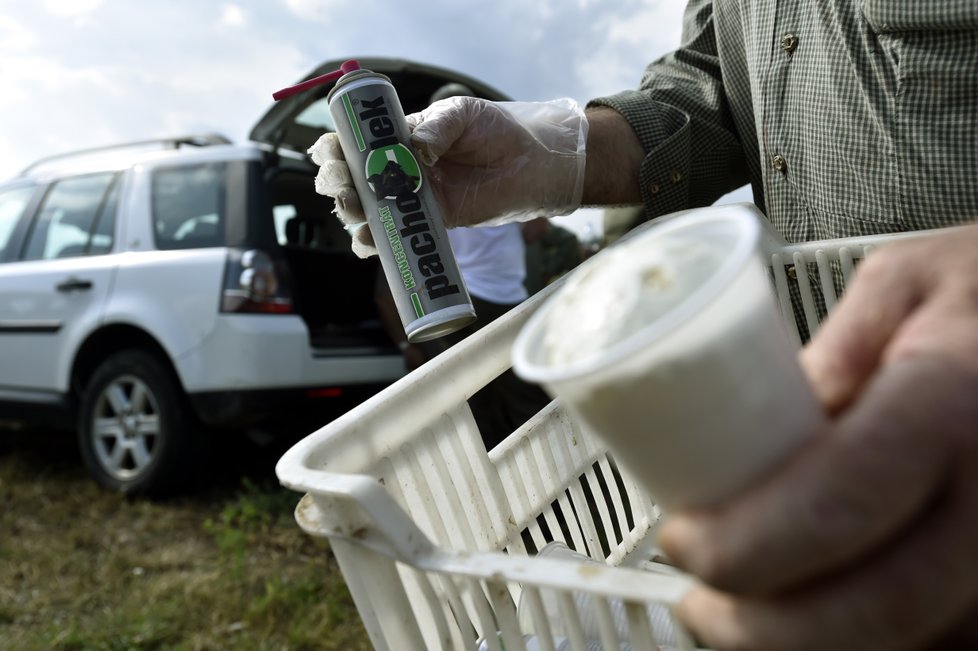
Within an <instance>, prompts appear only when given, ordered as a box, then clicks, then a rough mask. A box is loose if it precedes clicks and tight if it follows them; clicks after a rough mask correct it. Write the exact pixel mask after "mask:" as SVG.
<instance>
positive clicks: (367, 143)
mask: <svg viewBox="0 0 978 651" xmlns="http://www.w3.org/2000/svg"><path fill="white" fill-rule="evenodd" d="M330 81H336V85H335V86H334V87H333V89H332V90H330V92H329V94H328V95H327V101H328V102H329V109H330V114H331V115H332V117H333V124H334V125H336V132H337V135H338V136H339V140H340V146H341V147H342V149H343V155H344V157H345V158H346V162H347V165H349V167H350V175H351V176H352V177H353V183H354V185H355V186H356V190H357V195H359V197H360V203H361V204H362V205H363V209H364V212H365V213H366V215H367V226H368V227H369V228H370V233H371V235H373V238H374V243H375V244H376V245H377V253H378V255H379V256H380V263H381V266H382V267H383V270H384V274H385V276H386V277H387V283H388V284H389V285H390V289H391V293H392V294H393V296H394V304H395V305H396V306H397V312H398V314H399V316H400V317H401V322H402V323H403V324H404V332H405V334H407V338H408V341H410V342H412V343H413V342H420V341H428V340H430V339H435V338H437V337H441V336H443V335H447V334H449V333H451V332H454V331H456V330H458V329H460V328H462V327H464V326H466V325H468V324H469V323H471V322H472V321H474V320H475V308H474V307H473V306H472V300H471V299H470V298H469V293H468V291H467V290H466V288H465V283H464V281H463V280H462V275H461V273H460V272H459V269H458V264H457V263H456V261H455V255H454V253H453V252H452V249H451V245H450V244H449V241H448V233H447V231H446V230H445V225H444V222H443V221H442V218H441V211H440V209H439V206H438V203H437V202H436V201H435V197H434V194H433V193H432V192H431V188H430V186H429V185H428V184H427V183H426V182H425V178H424V170H423V167H422V165H421V164H420V163H419V162H418V159H417V156H416V154H415V152H414V149H413V148H412V147H411V142H410V132H409V131H408V127H407V123H406V122H405V120H404V110H403V109H402V108H401V103H400V100H399V99H398V97H397V93H396V91H395V90H394V86H393V85H392V84H391V82H390V79H388V78H387V77H386V76H384V75H381V74H378V73H375V72H372V71H370V70H365V69H362V68H360V65H359V63H357V62H356V61H347V62H345V63H344V64H343V65H342V66H341V67H340V69H339V70H337V71H334V72H332V73H328V74H326V75H322V76H320V77H316V78H314V79H310V80H307V81H305V82H302V83H301V84H297V85H296V86H292V87H290V88H286V89H283V90H281V91H278V92H277V93H274V94H273V95H272V96H273V97H274V98H275V99H282V98H283V97H287V96H289V95H292V94H294V93H297V92H300V91H302V90H305V89H307V88H311V87H313V86H317V85H319V84H323V83H327V82H330Z"/></svg>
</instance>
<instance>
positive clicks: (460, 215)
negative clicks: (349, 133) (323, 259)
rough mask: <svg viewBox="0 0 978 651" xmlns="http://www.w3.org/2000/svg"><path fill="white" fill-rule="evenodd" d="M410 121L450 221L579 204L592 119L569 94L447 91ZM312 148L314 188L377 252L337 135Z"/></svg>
mask: <svg viewBox="0 0 978 651" xmlns="http://www.w3.org/2000/svg"><path fill="white" fill-rule="evenodd" d="M407 122H408V126H409V127H410V128H411V129H412V136H411V143H412V145H413V146H414V148H415V150H416V151H417V152H418V156H419V158H420V159H421V162H422V163H424V165H425V167H426V170H425V174H426V178H427V181H428V182H429V183H430V184H431V188H432V190H433V192H434V194H435V197H436V199H437V200H438V203H439V206H440V207H441V209H442V217H443V218H444V220H445V225H446V226H447V227H454V226H465V225H473V224H478V223H485V222H487V221H489V220H491V221H493V222H494V223H498V222H503V221H514V220H525V219H531V218H534V217H539V216H544V217H549V216H554V215H560V214H567V213H570V212H573V211H574V210H575V209H577V208H578V206H580V202H581V194H582V192H583V187H584V172H585V159H584V148H585V143H586V138H587V130H588V129H587V127H588V122H587V119H586V118H585V116H584V111H583V110H582V109H581V107H580V106H578V105H577V103H576V102H574V101H572V100H555V101H552V102H502V103H497V102H490V101H487V100H483V99H479V98H475V97H450V98H448V99H444V100H441V101H438V102H435V103H434V104H432V105H431V106H429V107H428V108H426V109H425V110H423V111H421V112H420V113H414V114H411V115H408V116H407ZM309 153H310V154H311V155H312V158H313V162H315V163H316V164H317V165H319V166H320V170H319V173H318V175H317V177H316V191H317V192H319V193H320V194H326V195H329V196H332V197H333V198H334V199H335V200H336V212H337V215H338V216H339V218H340V219H341V220H342V221H343V223H344V224H345V225H346V226H347V229H348V230H351V231H352V233H353V249H354V251H355V252H357V254H358V255H360V256H361V257H366V255H370V254H372V253H374V252H376V250H375V249H373V240H372V238H371V237H370V234H369V231H368V230H367V229H365V228H362V225H363V224H364V222H365V219H366V218H365V216H364V213H363V208H362V207H361V205H360V201H359V199H358V198H357V194H356V191H355V190H354V187H353V180H352V178H351V177H350V170H349V168H348V167H347V165H346V161H345V160H344V158H343V152H342V150H341V149H340V146H339V141H338V138H337V136H336V134H333V133H327V134H325V135H324V136H323V137H322V138H320V139H319V141H318V142H317V143H316V144H315V145H313V146H312V147H311V148H310V150H309Z"/></svg>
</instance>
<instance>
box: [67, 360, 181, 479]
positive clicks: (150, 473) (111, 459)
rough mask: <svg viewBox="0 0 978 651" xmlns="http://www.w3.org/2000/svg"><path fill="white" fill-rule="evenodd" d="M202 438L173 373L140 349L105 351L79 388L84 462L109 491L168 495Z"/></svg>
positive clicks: (79, 435)
mask: <svg viewBox="0 0 978 651" xmlns="http://www.w3.org/2000/svg"><path fill="white" fill-rule="evenodd" d="M200 439H201V428H200V426H199V424H198V423H197V419H196V417H195V416H194V413H193V411H192V409H191V407H190V405H189V402H188V400H187V397H186V395H185V394H184V392H183V389H182V388H181V386H180V383H179V381H178V379H177V378H176V376H175V374H174V373H173V371H172V370H171V369H170V368H169V366H168V365H167V364H165V363H164V362H163V361H161V360H160V359H159V358H158V357H157V356H155V355H152V354H150V353H148V352H146V351H144V350H137V349H133V350H124V351H120V352H117V353H114V354H113V355H111V356H110V357H108V358H107V359H106V360H105V361H104V362H102V363H101V364H100V365H99V366H98V368H96V370H95V372H94V373H93V374H92V376H91V379H90V380H89V382H88V384H87V386H86V387H85V389H84V391H83V392H82V395H81V404H80V409H79V422H78V442H79V447H80V449H81V456H82V460H83V461H84V463H85V466H86V468H87V469H88V471H89V472H90V473H91V475H92V476H93V477H94V478H95V480H96V481H98V483H99V484H101V485H102V486H104V487H106V488H109V489H110V490H114V491H118V492H121V493H125V494H127V495H147V496H148V495H152V496H160V495H163V494H166V493H170V492H171V491H173V490H174V489H176V488H178V487H180V486H182V485H183V484H185V483H186V481H187V480H189V479H190V477H191V476H192V473H193V470H194V469H195V461H196V460H198V455H197V454H195V453H194V452H195V449H197V448H198V447H199V445H200V443H201V441H200Z"/></svg>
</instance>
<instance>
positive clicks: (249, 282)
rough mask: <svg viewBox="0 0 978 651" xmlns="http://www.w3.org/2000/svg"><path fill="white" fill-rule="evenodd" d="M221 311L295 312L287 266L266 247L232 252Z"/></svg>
mask: <svg viewBox="0 0 978 651" xmlns="http://www.w3.org/2000/svg"><path fill="white" fill-rule="evenodd" d="M221 312H233V313H236V314H292V313H293V308H292V292H291V291H290V289H289V287H288V275H287V273H286V271H285V269H284V267H283V266H282V265H279V264H276V263H275V261H274V260H272V258H271V256H269V255H268V254H267V253H265V252H264V251H258V250H255V249H252V250H248V251H239V250H232V251H231V252H229V253H228V258H227V264H226V266H225V270H224V291H223V294H222V296H221Z"/></svg>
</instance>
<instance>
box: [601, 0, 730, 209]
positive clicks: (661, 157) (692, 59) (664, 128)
mask: <svg viewBox="0 0 978 651" xmlns="http://www.w3.org/2000/svg"><path fill="white" fill-rule="evenodd" d="M589 106H608V107H611V108H613V109H615V110H616V111H618V112H619V113H621V114H622V115H623V116H624V117H625V119H626V120H628V122H629V123H630V124H631V126H632V129H634V130H635V133H636V135H637V136H638V138H639V141H640V142H641V143H642V146H643V148H644V149H645V152H646V156H645V159H644V160H643V162H642V165H641V169H640V171H639V183H640V187H641V193H642V200H643V202H644V205H645V212H646V215H645V217H646V219H651V218H654V217H658V216H659V215H664V214H667V213H670V212H675V211H677V210H683V209H686V208H692V207H699V206H706V205H710V204H711V203H713V202H714V201H716V200H717V199H718V198H719V197H721V196H723V195H724V194H726V193H727V192H730V191H731V190H734V189H736V188H738V187H740V186H741V185H743V184H744V183H746V182H747V180H748V174H747V163H746V159H745V156H744V151H743V147H742V145H741V142H740V139H739V138H738V136H737V132H736V128H735V127H734V123H733V119H732V117H731V115H730V110H729V107H728V104H727V98H726V94H725V92H724V87H723V79H722V75H721V71H720V58H719V56H718V54H717V44H716V35H715V31H714V19H713V0H690V2H689V3H688V4H687V7H686V12H685V16H684V18H683V38H682V45H681V46H680V47H679V49H677V50H676V51H675V52H672V53H671V54H669V55H667V56H665V57H663V58H661V59H659V60H658V61H655V62H653V63H651V64H650V65H649V66H648V67H647V68H646V70H645V74H644V75H643V77H642V82H641V85H640V86H639V88H638V89H637V90H630V91H625V92H622V93H618V94H616V95H612V96H609V97H601V98H597V99H594V100H591V102H589Z"/></svg>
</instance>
